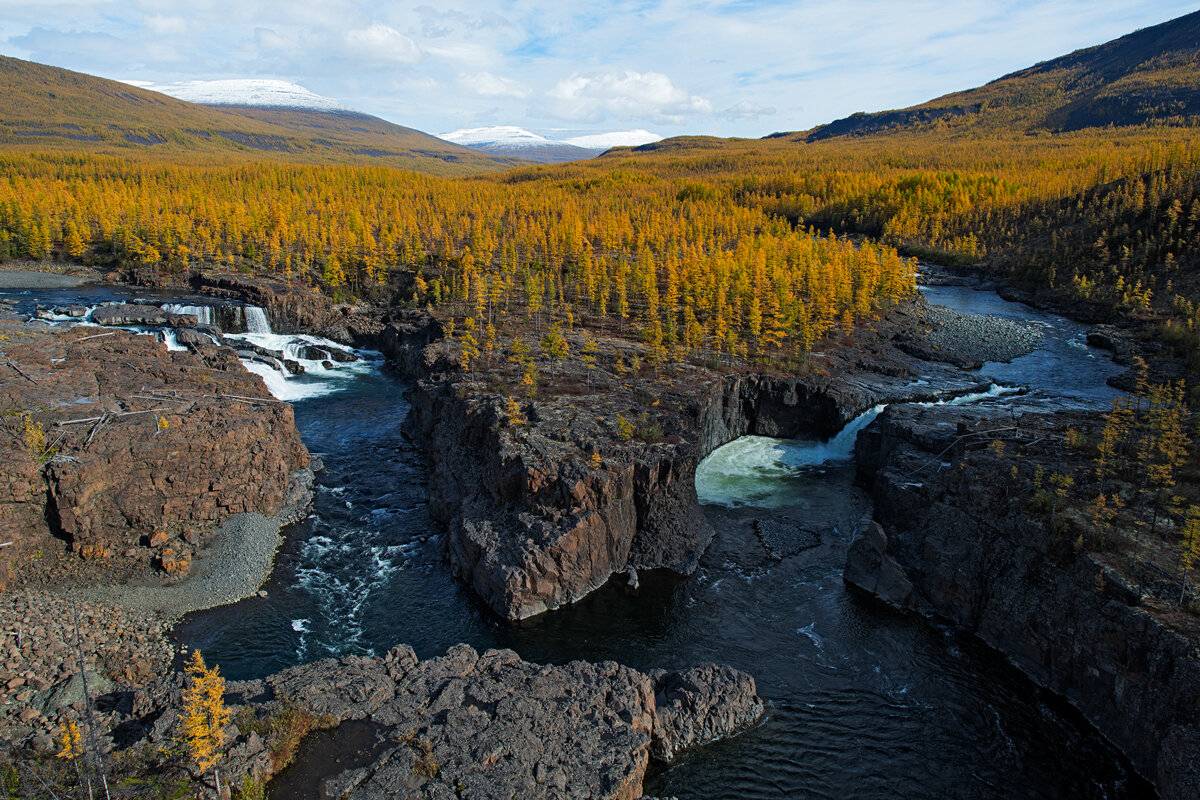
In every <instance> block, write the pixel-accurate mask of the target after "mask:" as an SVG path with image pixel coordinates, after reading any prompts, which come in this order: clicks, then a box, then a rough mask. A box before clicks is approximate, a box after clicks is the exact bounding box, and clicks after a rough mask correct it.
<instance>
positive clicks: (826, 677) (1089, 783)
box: [50, 287, 1153, 800]
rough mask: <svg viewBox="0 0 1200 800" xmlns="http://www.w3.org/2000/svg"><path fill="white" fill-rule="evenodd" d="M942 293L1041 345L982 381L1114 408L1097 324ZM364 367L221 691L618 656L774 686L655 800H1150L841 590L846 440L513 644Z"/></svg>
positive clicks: (819, 448)
mask: <svg viewBox="0 0 1200 800" xmlns="http://www.w3.org/2000/svg"><path fill="white" fill-rule="evenodd" d="M928 294H929V296H930V299H931V301H934V302H941V303H944V304H946V305H950V306H951V307H954V308H957V309H960V310H966V311H984V312H986V313H996V314H1002V315H1007V316H1014V317H1019V318H1022V319H1026V320H1030V321H1032V322H1034V323H1035V324H1038V325H1039V326H1041V327H1043V329H1044V330H1045V337H1044V339H1043V344H1042V346H1041V347H1040V348H1039V350H1038V351H1036V352H1035V353H1033V354H1030V355H1028V356H1024V357H1022V358H1020V359H1017V360H1015V361H1014V362H1013V363H1011V364H1006V365H1005V364H987V365H985V366H984V368H983V370H982V372H983V373H984V374H986V375H990V376H991V377H993V378H994V379H995V380H996V382H997V383H999V384H1003V385H1011V386H1015V385H1018V384H1020V385H1025V386H1028V387H1029V388H1030V389H1031V390H1032V393H1033V394H1034V395H1035V396H1040V397H1044V398H1046V400H1047V402H1061V403H1067V404H1073V405H1075V404H1079V405H1105V404H1107V402H1108V400H1109V399H1110V398H1111V397H1112V396H1114V395H1115V392H1113V390H1111V389H1109V387H1107V386H1106V385H1104V380H1105V379H1106V378H1107V377H1108V376H1109V375H1111V374H1113V373H1114V372H1116V371H1118V368H1116V367H1115V366H1114V365H1112V363H1111V362H1110V361H1109V360H1108V359H1107V358H1106V357H1105V356H1104V355H1103V354H1101V353H1098V352H1096V351H1094V350H1091V349H1090V348H1088V347H1087V346H1086V345H1085V344H1084V343H1083V340H1082V337H1083V327H1082V326H1079V325H1075V324H1074V323H1071V322H1069V321H1066V320H1063V319H1061V318H1058V317H1054V316H1051V315H1047V314H1042V313H1040V312H1037V311H1035V310H1033V309H1029V308H1027V307H1025V306H1020V305H1018V304H1013V303H1006V302H1005V301H1003V300H1001V299H1000V298H999V297H997V296H996V295H995V294H993V293H991V292H980V291H975V290H971V289H964V288H953V287H937V288H930V289H929V290H928ZM50 302H62V300H61V299H51V300H50ZM362 363H363V364H366V365H367V367H364V368H359V369H356V370H354V371H351V372H345V371H343V372H340V373H338V375H337V379H336V380H337V382H336V383H323V384H322V383H320V382H319V381H320V379H322V378H325V379H330V380H331V378H329V376H311V377H309V378H307V379H305V383H306V384H308V385H310V386H312V387H314V388H312V389H310V390H306V391H305V393H304V396H297V397H293V398H291V399H294V401H295V411H296V421H297V424H298V426H299V428H300V431H301V435H302V437H303V439H304V441H305V443H306V444H307V446H308V447H309V449H310V450H311V451H312V452H313V453H314V454H317V455H319V456H321V458H322V459H323V460H324V462H325V465H326V469H325V470H324V471H323V472H321V473H320V474H319V475H318V486H317V493H316V498H315V502H314V507H313V512H312V514H311V515H310V516H309V517H308V519H306V520H305V521H303V522H302V523H300V524H299V525H297V526H294V527H293V528H292V530H291V531H290V535H289V537H288V541H287V543H286V545H285V546H284V548H283V549H282V551H281V552H280V555H279V558H278V559H277V567H276V570H275V572H274V574H273V576H272V578H271V580H270V582H269V583H268V584H267V586H266V587H265V588H266V591H267V596H266V597H265V598H262V597H253V598H250V599H247V600H244V601H242V602H241V603H238V604H236V605H234V606H229V607H225V608H220V609H214V610H212V611H207V612H201V613H198V614H193V615H191V616H190V617H188V618H187V619H186V620H185V621H184V623H183V624H182V625H180V626H179V627H178V628H177V630H176V635H177V637H178V638H179V640H180V641H181V642H183V643H185V644H187V645H189V646H194V647H200V648H203V650H204V653H205V656H206V658H207V659H208V660H209V662H210V663H214V662H215V663H217V664H220V666H221V669H222V673H223V674H224V675H225V676H226V677H228V678H231V679H239V678H250V677H259V676H262V675H265V674H268V673H270V672H273V671H276V670H278V669H280V668H282V667H285V666H289V665H291V664H296V663H300V662H305V661H310V660H313V659H316V658H321V657H323V656H328V655H338V654H344V653H376V654H378V653H382V652H383V651H385V650H386V649H388V648H389V647H391V646H392V645H394V644H396V643H399V642H406V643H408V644H410V645H412V646H413V648H414V649H415V650H416V652H417V654H418V656H420V657H422V658H424V657H428V656H433V655H439V654H441V653H442V652H443V651H445V649H446V648H447V647H449V646H450V645H452V644H455V643H458V642H467V643H469V644H472V645H474V646H475V647H477V648H481V649H482V648H488V647H509V648H512V649H514V650H516V651H517V652H518V653H519V654H520V655H521V656H522V657H523V658H525V659H527V660H531V661H548V662H565V661H569V660H572V659H587V660H593V661H595V660H604V659H612V660H616V661H620V662H623V663H625V664H628V665H630V666H633V667H636V668H640V669H649V668H653V667H665V668H681V667H686V666H689V665H692V664H695V663H699V662H704V661H717V662H722V663H727V664H731V665H733V666H735V667H738V668H740V669H744V670H746V671H748V672H750V673H751V674H753V675H754V676H755V678H756V679H757V681H758V689H759V694H760V695H761V696H762V697H763V698H764V699H766V700H767V701H768V703H769V710H768V715H767V718H766V720H765V721H764V722H763V724H762V725H760V726H759V727H757V728H755V729H753V730H751V731H749V732H747V733H745V734H743V735H742V736H739V737H737V738H735V739H733V740H730V741H726V742H722V743H718V744H716V745H713V746H709V747H706V748H703V749H701V750H699V751H696V752H695V753H694V754H691V755H689V756H686V757H685V758H684V759H683V760H681V761H680V762H678V763H676V764H675V765H673V766H671V767H670V768H669V769H666V770H664V771H659V772H657V773H655V774H653V775H651V776H650V778H649V780H648V781H647V786H646V790H647V792H648V793H650V794H660V795H675V796H677V797H679V798H681V800H692V799H694V800H734V798H739V799H740V798H807V797H812V798H846V797H855V798H934V797H936V798H1011V797H1030V798H1034V797H1045V798H1060V797H1075V798H1135V797H1152V796H1153V791H1152V789H1151V788H1150V787H1149V786H1148V785H1147V784H1146V783H1145V782H1144V781H1142V780H1141V779H1140V778H1138V777H1137V776H1136V775H1134V774H1132V772H1131V771H1130V769H1129V767H1128V766H1127V764H1126V762H1125V761H1124V759H1123V758H1122V757H1121V756H1120V755H1119V754H1118V753H1116V752H1115V751H1114V750H1113V749H1112V748H1111V747H1110V746H1108V745H1107V744H1106V743H1105V742H1104V741H1103V740H1102V739H1101V738H1100V737H1099V736H1098V735H1097V734H1096V733H1095V732H1094V731H1092V730H1091V729H1090V727H1089V726H1088V725H1087V724H1086V723H1085V722H1084V721H1083V720H1082V718H1081V717H1080V716H1079V715H1078V714H1077V713H1076V712H1075V711H1074V710H1073V709H1071V708H1070V707H1067V706H1066V705H1065V704H1064V703H1062V702H1059V701H1057V700H1056V699H1054V698H1052V697H1049V696H1047V695H1046V694H1045V693H1043V692H1040V691H1039V690H1037V689H1036V687H1034V686H1033V685H1032V684H1031V683H1030V682H1029V681H1028V680H1026V679H1025V678H1024V677H1023V676H1022V675H1020V674H1019V673H1018V672H1017V671H1016V670H1015V669H1013V668H1011V667H1009V666H1008V665H1007V664H1006V663H1004V662H1003V661H1002V660H1001V658H1000V657H999V656H997V655H996V654H995V653H994V652H991V651H989V650H988V649H987V648H986V647H984V646H982V645H980V644H978V643H977V642H975V641H974V640H972V639H970V638H966V637H962V636H959V635H956V634H954V633H951V632H948V631H945V630H942V629H940V628H938V627H936V626H934V625H931V624H929V623H927V622H925V621H924V620H921V619H914V618H911V617H905V616H901V615H898V614H896V613H894V612H892V611H890V610H888V609H885V608H882V607H880V606H879V605H878V604H876V603H874V602H873V601H871V600H870V599H868V598H863V597H860V596H858V595H856V594H854V593H851V592H850V591H848V590H847V589H846V587H845V586H844V584H843V582H842V579H841V572H842V566H843V564H844V560H845V553H846V548H847V546H848V544H849V540H850V537H851V534H852V532H853V529H854V527H855V525H856V523H857V521H858V520H859V519H860V518H861V517H862V516H863V515H864V514H865V513H868V511H869V508H870V505H869V499H868V498H867V497H866V496H865V494H864V493H863V492H862V491H860V490H859V489H858V488H856V487H855V486H854V484H853V464H852V461H851V460H850V457H849V456H850V454H851V452H852V451H851V446H852V441H851V440H852V436H851V435H850V432H844V434H843V435H841V436H840V437H839V438H837V439H835V440H834V441H831V442H811V441H801V440H793V441H779V440H768V439H763V438H761V437H744V438H743V439H740V440H738V441H736V442H733V443H731V444H730V445H727V446H726V447H724V448H722V449H720V450H718V451H716V452H715V453H713V454H712V455H711V456H710V457H709V458H708V459H706V461H705V463H704V464H703V465H702V468H701V470H700V472H699V473H698V476H697V488H698V491H699V493H700V496H701V499H702V501H704V503H705V510H706V513H707V514H708V515H709V517H710V519H711V520H712V522H713V523H714V526H715V527H716V529H717V531H718V534H717V538H716V539H715V540H714V542H713V544H712V546H711V547H710V549H709V551H708V552H707V554H706V555H705V557H704V558H703V560H702V562H701V567H700V569H699V570H698V572H697V573H696V574H695V575H693V576H691V577H690V578H680V577H677V576H672V575H669V574H647V575H643V576H642V580H641V586H640V588H639V589H638V590H637V592H636V593H632V592H630V591H629V590H627V589H626V588H625V587H624V586H623V585H622V586H618V585H609V586H606V587H604V588H602V589H601V590H599V591H597V592H595V593H593V594H592V595H590V596H589V597H587V598H585V599H584V600H583V601H581V602H579V603H576V604H575V605H573V606H570V607H568V608H564V609H561V610H558V611H554V612H551V613H547V614H543V615H540V616H538V617H535V618H533V619H531V620H527V621H525V622H522V623H519V624H508V623H504V622H502V621H500V620H499V619H497V618H496V617H495V616H494V615H493V614H492V613H491V612H490V611H488V610H487V609H486V608H485V607H484V606H483V605H482V604H481V603H480V602H479V601H478V600H477V599H476V598H475V597H474V596H473V595H472V594H471V593H470V592H469V591H468V590H467V589H466V588H465V587H463V586H462V585H461V584H459V583H457V582H456V581H454V580H453V579H452V578H451V577H450V576H449V571H448V568H447V567H446V565H445V563H444V561H443V560H442V557H441V541H440V534H439V533H438V532H437V530H436V527H435V526H434V525H433V523H432V522H431V520H430V518H429V516H428V513H427V509H426V506H425V499H424V497H425V492H424V473H423V467H422V454H421V453H420V451H419V449H418V448H416V447H415V446H414V445H413V444H412V443H411V442H409V441H408V440H407V439H405V437H404V436H403V434H402V433H401V425H402V423H403V420H404V417H405V415H406V414H407V412H408V404H407V402H406V400H405V398H404V389H405V388H406V387H405V384H404V383H403V381H401V380H400V379H398V378H396V377H394V376H392V375H390V374H389V373H388V372H387V371H386V370H381V369H376V368H374V367H373V366H372V365H371V362H370V359H369V358H365V359H364V361H363V362H362ZM297 386H299V384H297V383H294V382H293V383H292V384H291V385H290V386H288V387H275V390H276V391H284V390H289V391H290V390H293V389H295V388H296V387H297ZM1067 386H1069V387H1070V389H1069V390H1066V391H1064V387H1067ZM993 394H997V393H996V392H994V393H993ZM980 401H981V402H1003V399H1002V397H990V398H984V399H982V400H980ZM865 421H866V420H865V419H864V420H860V421H859V424H860V425H861V424H864V423H865ZM618 583H623V582H621V581H615V582H614V584H618Z"/></svg>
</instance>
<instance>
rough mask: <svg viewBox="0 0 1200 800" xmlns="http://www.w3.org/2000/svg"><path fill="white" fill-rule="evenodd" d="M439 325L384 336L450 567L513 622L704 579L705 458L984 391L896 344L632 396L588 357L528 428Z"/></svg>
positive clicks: (524, 412)
mask: <svg viewBox="0 0 1200 800" xmlns="http://www.w3.org/2000/svg"><path fill="white" fill-rule="evenodd" d="M440 333H441V331H440V329H438V328H436V327H435V326H434V325H433V324H431V323H429V322H422V321H421V319H420V317H419V316H409V317H407V318H402V319H398V320H395V321H393V322H392V323H391V324H390V325H389V327H388V328H387V329H386V330H385V332H384V334H383V337H382V338H383V341H384V343H385V353H386V354H387V355H389V357H391V358H392V359H393V361H394V362H395V363H396V364H397V365H398V366H399V367H400V368H401V369H402V370H403V371H404V372H405V373H406V374H408V375H409V376H410V377H414V378H416V379H417V383H416V387H415V389H414V391H413V398H412V400H413V407H412V411H411V413H410V417H409V421H408V425H409V430H410V431H411V432H412V433H413V434H414V435H416V436H418V437H420V438H422V439H423V440H425V441H426V442H427V443H428V452H429V454H430V468H429V497H430V510H431V513H432V514H433V516H434V518H435V519H437V520H438V521H439V522H440V523H441V524H443V525H444V526H445V527H446V530H447V539H446V551H447V557H448V560H449V561H450V564H451V566H452V568H453V569H454V570H455V572H456V573H457V574H458V575H459V576H461V577H462V578H463V579H464V580H466V581H467V582H468V583H470V584H471V585H472V586H473V587H474V588H475V590H476V591H477V592H478V593H479V595H480V596H481V597H482V598H483V599H484V600H485V601H486V602H487V603H488V604H489V605H490V606H491V607H492V608H493V609H495V611H496V612H497V613H498V614H500V615H501V616H503V617H506V618H508V619H523V618H525V617H529V616H532V615H534V614H538V613H541V612H543V611H546V610H548V609H553V608H557V607H559V606H561V605H563V604H565V603H570V602H573V601H575V600H578V599H579V598H581V597H583V596H585V595H586V594H588V593H589V592H591V591H593V590H594V589H596V588H598V587H599V586H601V585H603V584H604V583H605V582H606V581H607V580H608V579H609V578H610V577H611V576H613V575H616V574H619V573H629V572H631V571H636V570H641V569H660V568H665V569H670V570H674V571H676V572H680V573H683V574H690V573H691V572H692V571H693V570H695V568H696V566H697V564H698V561H699V558H700V556H701V555H702V554H703V552H704V550H705V548H706V547H707V546H708V544H709V542H710V541H711V539H712V537H713V530H712V526H711V524H710V523H709V522H708V521H707V520H706V519H705V517H704V514H703V511H702V509H701V508H700V504H699V501H698V499H697V496H696V489H695V472H696V467H697V465H698V464H699V462H700V460H701V459H703V458H704V457H705V456H706V455H708V454H709V453H710V452H712V451H713V450H714V449H716V448H717V447H720V446H721V445H723V444H726V443H728V442H730V441H732V440H733V439H736V438H737V437H739V436H742V435H745V434H759V435H764V436H777V437H790V436H796V435H800V434H807V435H818V436H821V435H824V436H828V435H831V434H833V433H835V432H836V431H838V430H840V429H841V427H842V426H843V425H844V424H845V423H846V422H848V421H849V420H851V419H853V418H854V417H855V416H857V415H858V414H859V413H861V412H863V411H865V410H867V409H869V408H871V407H872V406H873V405H875V404H877V403H879V402H885V401H894V400H899V399H904V400H912V399H926V398H928V397H930V396H933V394H934V393H935V392H934V391H931V389H932V390H936V392H939V393H940V392H947V391H950V392H961V391H967V390H971V389H974V388H978V386H977V383H976V379H974V378H973V377H971V376H969V375H967V374H965V373H962V372H960V371H958V370H954V369H952V368H949V367H945V366H943V365H937V364H932V363H929V362H924V361H920V360H918V359H916V358H913V357H911V356H908V355H906V354H904V353H902V352H900V351H898V350H896V349H895V348H883V349H882V351H881V353H882V354H880V353H875V354H870V358H868V357H867V354H864V352H863V351H862V350H858V351H853V352H852V353H849V354H847V355H845V356H844V357H843V358H841V359H840V360H838V361H836V362H835V363H833V365H832V368H831V369H830V371H829V374H824V375H806V376H800V377H772V376H761V375H726V376H722V375H719V374H717V373H712V372H707V371H703V370H697V369H695V368H688V369H687V370H681V371H679V372H677V373H675V374H672V375H659V376H656V377H655V378H654V380H653V381H646V382H645V385H644V386H641V385H635V387H634V390H633V391H631V392H628V393H625V392H623V391H622V386H623V385H624V384H623V383H622V382H621V381H617V380H615V379H613V380H611V381H610V382H609V383H607V384H605V383H604V381H606V380H608V376H602V377H597V376H595V375H591V374H589V373H588V372H586V371H585V370H584V369H583V368H582V367H581V366H579V365H578V363H572V362H567V363H564V364H558V365H554V364H549V363H547V364H546V365H545V366H543V367H542V371H543V373H545V372H547V371H549V370H552V369H553V370H557V371H558V373H557V376H556V380H557V382H558V385H559V386H563V387H567V388H565V389H563V390H561V393H559V394H556V395H552V396H549V397H546V398H544V399H539V400H536V401H527V402H525V403H519V404H518V409H519V416H520V420H519V421H518V422H516V423H514V422H512V421H511V420H510V419H509V417H510V416H511V415H510V414H509V412H508V411H506V407H505V406H506V402H507V400H506V393H507V391H513V388H515V387H513V388H507V387H503V386H502V385H498V384H497V379H496V377H495V375H494V374H487V373H479V374H476V373H463V372H461V371H460V370H459V369H458V366H457V364H458V358H457V353H458V350H457V346H458V345H457V342H453V341H446V340H443V339H441V338H440ZM620 347H629V345H628V343H616V342H613V341H609V342H606V343H604V344H603V346H602V348H601V349H602V352H601V354H600V358H601V360H610V361H611V360H617V359H620V358H622V357H623V356H621V355H620V351H619V348H620ZM579 348H580V343H579V342H575V343H574V344H573V345H572V350H573V351H575V352H577V351H578V350H579ZM864 362H865V363H866V364H867V367H866V368H864V365H863V364H864ZM871 367H874V369H872V368H871ZM917 375H925V376H927V377H929V378H932V380H928V381H914V380H913V378H914V376H917ZM626 381H628V379H626ZM592 386H594V391H587V390H586V389H585V388H584V387H592ZM502 392H505V393H502ZM514 393H515V392H514ZM651 398H653V399H651ZM630 420H638V425H637V426H636V429H635V426H634V425H633V424H632V423H629V422H628V421H630ZM622 421H625V422H627V423H628V425H629V427H628V429H627V430H625V431H624V432H622V431H621V428H620V424H621V422H622ZM632 577H633V575H631V578H632Z"/></svg>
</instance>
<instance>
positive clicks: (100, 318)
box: [81, 303, 196, 327]
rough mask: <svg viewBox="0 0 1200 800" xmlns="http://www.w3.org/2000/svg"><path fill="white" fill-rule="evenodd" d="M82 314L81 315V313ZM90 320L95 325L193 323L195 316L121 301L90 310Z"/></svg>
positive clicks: (174, 324) (171, 324)
mask: <svg viewBox="0 0 1200 800" xmlns="http://www.w3.org/2000/svg"><path fill="white" fill-rule="evenodd" d="M81 316H82V315H81ZM92 322H95V323H96V324H97V325H152V326H159V325H165V326H168V327H175V326H177V325H195V324H196V318H195V317H190V316H188V315H186V314H172V313H171V312H169V311H164V310H162V309H161V308H159V307H158V306H153V305H143V304H141V303H121V304H119V305H108V306H100V307H99V308H97V309H96V310H95V311H93V312H92Z"/></svg>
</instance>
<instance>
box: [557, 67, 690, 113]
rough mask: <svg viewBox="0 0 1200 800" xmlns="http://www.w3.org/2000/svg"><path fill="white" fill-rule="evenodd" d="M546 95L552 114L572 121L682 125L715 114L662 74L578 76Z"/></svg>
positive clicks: (565, 80)
mask: <svg viewBox="0 0 1200 800" xmlns="http://www.w3.org/2000/svg"><path fill="white" fill-rule="evenodd" d="M546 96H547V100H548V111H549V112H550V113H551V114H552V115H554V116H557V117H560V118H562V119H571V120H589V121H594V122H598V121H600V120H602V119H604V118H606V117H615V118H617V119H653V120H656V121H660V122H676V123H678V122H682V121H683V120H684V119H685V118H686V117H690V116H708V115H711V114H712V113H713V106H712V103H711V102H709V101H708V100H706V99H704V98H703V97H700V96H699V95H695V94H691V93H690V92H688V91H687V90H685V89H681V88H679V87H678V86H676V85H675V84H673V83H672V82H671V79H670V78H669V77H667V76H666V75H664V74H662V73H661V72H635V71H633V70H624V71H621V72H605V73H591V74H580V73H575V74H574V75H572V76H571V77H569V78H564V79H563V80H561V81H559V82H558V83H557V84H555V85H554V87H553V88H552V89H550V91H549V92H548V93H547V95H546Z"/></svg>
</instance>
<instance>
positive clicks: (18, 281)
mask: <svg viewBox="0 0 1200 800" xmlns="http://www.w3.org/2000/svg"><path fill="white" fill-rule="evenodd" d="M84 283H85V281H84V279H83V278H81V277H79V276H78V275H59V274H58V273H56V272H35V271H33V270H27V269H0V289H68V288H71V287H73V286H82V285H83V284H84Z"/></svg>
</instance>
